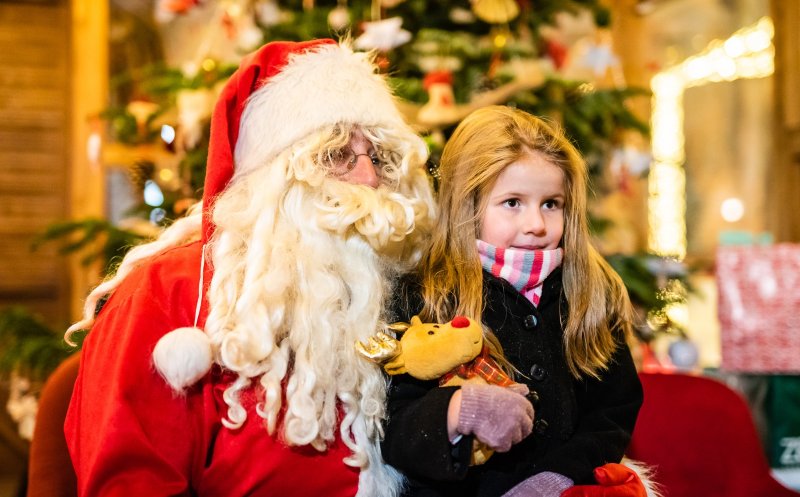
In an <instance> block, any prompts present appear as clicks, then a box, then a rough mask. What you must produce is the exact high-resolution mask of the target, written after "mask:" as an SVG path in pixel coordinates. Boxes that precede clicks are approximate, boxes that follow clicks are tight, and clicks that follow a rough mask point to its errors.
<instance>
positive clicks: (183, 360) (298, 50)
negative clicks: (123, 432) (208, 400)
mask: <svg viewBox="0 0 800 497" xmlns="http://www.w3.org/2000/svg"><path fill="white" fill-rule="evenodd" d="M337 123H351V124H359V125H363V126H381V127H389V128H404V127H405V128H406V129H409V128H408V126H407V124H406V123H405V121H404V120H403V118H402V115H401V114H400V112H399V110H398V109H397V106H396V105H395V101H394V97H393V96H392V92H391V90H390V89H389V87H388V85H387V83H386V80H385V78H384V77H382V76H381V75H380V74H378V70H377V67H376V66H375V64H373V63H372V60H371V57H370V56H369V55H368V54H366V53H359V52H354V51H353V50H352V49H351V48H350V47H348V46H346V45H339V44H337V43H336V42H335V41H334V40H328V39H324V40H312V41H306V42H272V43H268V44H266V45H264V46H262V47H261V48H260V49H258V50H256V51H255V52H253V53H251V54H250V55H248V56H246V57H245V58H244V59H243V60H242V62H241V64H240V66H239V68H238V69H237V70H236V72H235V73H234V74H233V75H232V76H231V78H230V79H229V80H228V82H227V83H226V84H225V87H224V88H223V90H222V93H221V95H220V98H219V100H218V101H217V104H216V105H215V107H214V113H213V115H212V117H211V137H210V142H209V150H208V160H207V168H206V180H205V186H204V191H203V229H202V240H203V242H207V241H208V240H209V239H210V237H211V235H212V234H213V231H214V228H215V227H214V224H213V221H212V217H211V213H212V210H213V205H214V201H215V200H216V198H217V196H218V195H219V194H220V193H222V192H223V191H224V190H225V188H226V187H227V185H228V183H229V182H230V181H231V178H233V176H234V171H238V173H239V174H242V173H244V174H246V173H248V172H249V171H252V170H255V169H257V168H260V167H268V166H269V164H270V163H271V161H272V160H273V159H274V158H275V157H276V156H277V155H278V154H279V153H280V152H282V151H283V150H285V149H286V148H287V147H289V146H291V145H292V144H293V143H295V142H297V141H298V140H300V139H302V138H304V137H306V136H308V135H309V134H311V133H313V132H315V131H318V130H319V129H322V128H323V127H325V126H330V125H334V124H337ZM409 131H410V129H409ZM204 261H205V246H204V247H203V258H202V260H201V262H200V285H199V292H198V297H197V308H196V312H195V323H194V326H193V327H185V328H178V329H176V330H173V331H171V332H169V333H167V334H166V335H164V336H163V337H162V338H161V339H160V340H159V341H158V343H157V344H156V347H155V349H154V350H153V362H154V364H155V367H156V369H157V370H158V372H159V373H160V374H161V375H162V376H163V377H164V379H165V380H166V381H167V383H169V384H170V385H171V386H172V388H173V389H175V390H176V391H179V392H180V391H183V390H184V389H185V388H187V387H189V386H191V385H193V384H194V383H196V382H197V381H199V380H200V379H201V378H203V376H205V375H206V374H207V373H208V371H209V370H210V369H211V366H212V365H213V361H214V349H213V345H212V344H211V342H210V340H209V337H208V335H207V334H206V333H205V332H204V331H203V330H202V329H200V328H199V327H198V326H197V325H198V318H199V312H200V304H201V302H202V300H203V272H204Z"/></svg>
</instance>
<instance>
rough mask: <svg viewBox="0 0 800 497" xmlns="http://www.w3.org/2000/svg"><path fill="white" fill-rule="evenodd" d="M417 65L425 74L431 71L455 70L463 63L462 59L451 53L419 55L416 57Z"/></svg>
mask: <svg viewBox="0 0 800 497" xmlns="http://www.w3.org/2000/svg"><path fill="white" fill-rule="evenodd" d="M416 63H417V67H419V68H420V69H422V71H423V72H424V73H425V74H427V73H430V72H433V71H450V72H456V71H458V70H459V69H461V67H463V65H464V61H463V60H461V59H460V58H458V57H456V56H453V55H450V56H448V55H438V54H431V55H420V56H419V57H417V59H416Z"/></svg>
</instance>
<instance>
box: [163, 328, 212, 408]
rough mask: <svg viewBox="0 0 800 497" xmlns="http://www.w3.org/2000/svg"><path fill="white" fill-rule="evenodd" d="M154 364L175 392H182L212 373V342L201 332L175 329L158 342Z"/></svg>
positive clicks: (195, 329) (199, 330)
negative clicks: (209, 372)
mask: <svg viewBox="0 0 800 497" xmlns="http://www.w3.org/2000/svg"><path fill="white" fill-rule="evenodd" d="M153 364H155V366H156V370H157V371H158V372H159V373H160V374H161V376H163V377H164V379H165V380H166V381H167V383H169V385H170V386H171V387H172V388H173V389H174V390H175V391H177V392H182V391H183V390H184V389H185V388H187V387H189V386H191V385H193V384H195V383H197V381H198V380H200V378H202V377H203V376H205V375H206V373H208V371H209V370H210V369H211V366H212V365H213V354H212V351H211V341H210V340H209V338H208V335H206V334H205V332H203V330H201V329H200V328H195V327H186V328H178V329H177V330H173V331H171V332H169V333H167V334H166V335H164V336H163V337H161V339H160V340H159V341H158V343H157V344H156V346H155V348H154V349H153Z"/></svg>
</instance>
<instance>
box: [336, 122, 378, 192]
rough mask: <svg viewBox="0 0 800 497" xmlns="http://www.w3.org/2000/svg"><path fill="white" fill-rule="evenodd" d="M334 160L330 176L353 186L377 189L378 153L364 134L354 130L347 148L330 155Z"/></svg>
mask: <svg viewBox="0 0 800 497" xmlns="http://www.w3.org/2000/svg"><path fill="white" fill-rule="evenodd" d="M331 155H332V156H333V159H334V163H333V164H332V166H333V167H332V175H333V176H334V177H336V178H338V179H340V180H342V181H346V182H348V183H351V184H354V185H364V186H369V187H372V188H377V187H378V185H379V184H380V177H379V171H378V170H379V168H380V167H381V166H382V162H381V159H380V157H379V155H378V152H377V151H376V150H375V147H374V146H373V145H372V143H371V142H370V141H369V140H368V139H367V137H366V136H364V133H363V132H362V131H361V130H359V129H356V130H355V131H353V134H352V135H350V141H349V142H348V143H347V146H345V147H344V148H342V149H341V150H336V151H334V152H332V154H331Z"/></svg>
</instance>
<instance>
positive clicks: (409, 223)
mask: <svg viewBox="0 0 800 497" xmlns="http://www.w3.org/2000/svg"><path fill="white" fill-rule="evenodd" d="M230 205H231V207H232V211H231V212H226V211H225V209H226V205H225V201H224V199H222V198H221V199H220V201H219V203H218V205H217V208H216V211H215V219H219V220H223V222H222V223H219V226H218V231H217V238H216V239H215V240H214V241H213V242H212V259H213V263H214V278H213V279H212V284H211V288H210V290H209V300H210V304H211V306H210V307H211V311H210V313H209V319H208V321H207V324H206V331H207V332H208V333H209V335H210V336H211V338H212V342H213V343H214V344H215V345H216V346H217V347H218V351H219V355H218V357H219V362H220V364H221V365H222V366H223V367H225V368H228V369H230V370H233V371H235V372H238V373H239V374H240V380H239V381H238V382H237V383H236V384H235V385H233V386H232V387H230V388H229V389H228V390H227V391H226V402H227V403H228V406H229V410H228V421H227V423H226V424H228V425H229V426H231V427H236V426H240V425H241V423H243V422H244V419H245V418H246V415H247V414H246V412H245V411H244V409H242V406H241V404H240V403H239V401H238V393H239V391H240V390H241V389H243V388H246V386H247V383H248V382H247V381H246V379H248V378H252V379H256V378H258V381H259V382H260V384H261V387H262V388H263V392H264V399H265V400H264V402H263V404H261V405H260V406H259V407H258V414H259V415H260V416H261V417H263V418H264V419H265V421H266V425H267V428H268V430H269V431H270V432H275V430H276V429H277V430H278V432H279V433H280V435H281V436H282V438H283V439H284V440H285V441H286V442H287V443H289V444H290V445H307V444H310V445H312V446H314V447H315V448H317V449H318V450H324V448H325V447H326V446H327V444H329V443H330V442H331V441H333V439H334V437H335V434H336V431H335V430H337V429H339V431H340V433H341V439H342V440H343V441H344V443H346V444H347V445H348V446H349V447H350V448H351V450H352V451H353V455H352V456H351V457H350V458H348V460H347V463H348V464H350V465H353V466H357V467H360V468H362V470H363V471H365V473H364V474H367V473H369V472H367V471H366V470H367V469H370V471H372V472H375V471H377V472H378V473H379V474H374V473H370V474H372V475H373V476H370V478H377V479H378V480H380V481H384V480H386V479H387V478H388V480H392V481H393V479H394V476H392V475H391V474H389V473H391V471H390V470H389V469H387V468H386V467H384V466H383V465H382V464H380V455H379V452H378V449H377V444H378V441H379V438H380V434H381V420H382V419H383V417H384V409H385V405H384V404H385V396H386V391H385V389H386V386H385V379H384V376H383V373H382V371H381V370H380V368H378V367H377V366H375V365H374V364H372V363H370V362H369V361H366V360H364V359H363V358H361V357H360V356H358V355H357V353H356V351H355V348H354V343H355V342H356V341H364V340H366V339H367V338H368V337H370V336H372V335H373V334H374V333H375V332H376V331H377V330H378V329H381V326H382V324H383V323H382V320H381V317H382V311H383V301H384V298H385V295H387V292H386V287H387V285H388V284H389V283H388V282H389V280H390V275H391V274H392V273H393V272H394V270H395V269H398V268H401V267H403V266H404V265H405V264H406V263H407V262H408V260H407V254H409V253H410V251H408V250H405V246H406V244H405V243H404V242H406V241H408V237H409V235H410V234H412V233H413V231H414V228H415V222H416V220H417V218H419V217H424V216H425V215H427V211H426V210H425V208H424V207H421V206H420V205H417V204H416V203H415V202H414V201H412V200H409V199H407V198H405V197H402V196H401V195H399V194H397V193H396V192H392V191H389V190H388V189H385V188H379V189H377V190H375V189H371V188H369V187H362V186H356V185H349V184H346V183H342V182H339V181H335V180H330V181H328V180H326V181H325V182H324V184H323V185H322V186H321V187H320V186H317V187H316V188H311V187H309V186H307V185H306V184H305V183H301V182H292V184H291V186H289V188H288V189H287V191H286V193H285V194H284V195H283V196H282V198H281V208H280V209H279V210H278V211H277V212H275V211H273V212H265V211H263V210H262V211H261V212H258V214H257V218H256V219H252V220H245V219H242V218H241V216H242V215H244V213H243V212H242V210H239V211H238V212H237V211H236V208H237V207H241V203H238V202H231V204H230ZM245 211H246V212H255V211H254V210H253V209H245ZM228 216H236V217H237V219H236V220H235V221H233V222H231V223H230V225H229V226H226V223H225V222H224V220H225V219H226V218H227V217H228ZM239 226H241V227H247V226H250V228H249V229H247V230H245V231H242V232H236V227H239ZM266 227H269V228H271V229H264V228H266ZM284 386H285V398H286V404H287V405H286V410H285V412H284V414H283V418H282V420H280V421H281V423H279V420H278V414H279V412H280V408H281V397H282V396H281V393H282V389H283V387H284ZM340 408H341V411H340ZM340 412H341V413H342V414H343V415H344V416H343V418H342V419H341V420H338V417H339V414H340ZM367 442H368V443H367ZM365 443H366V445H365ZM370 486H372V485H370Z"/></svg>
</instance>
